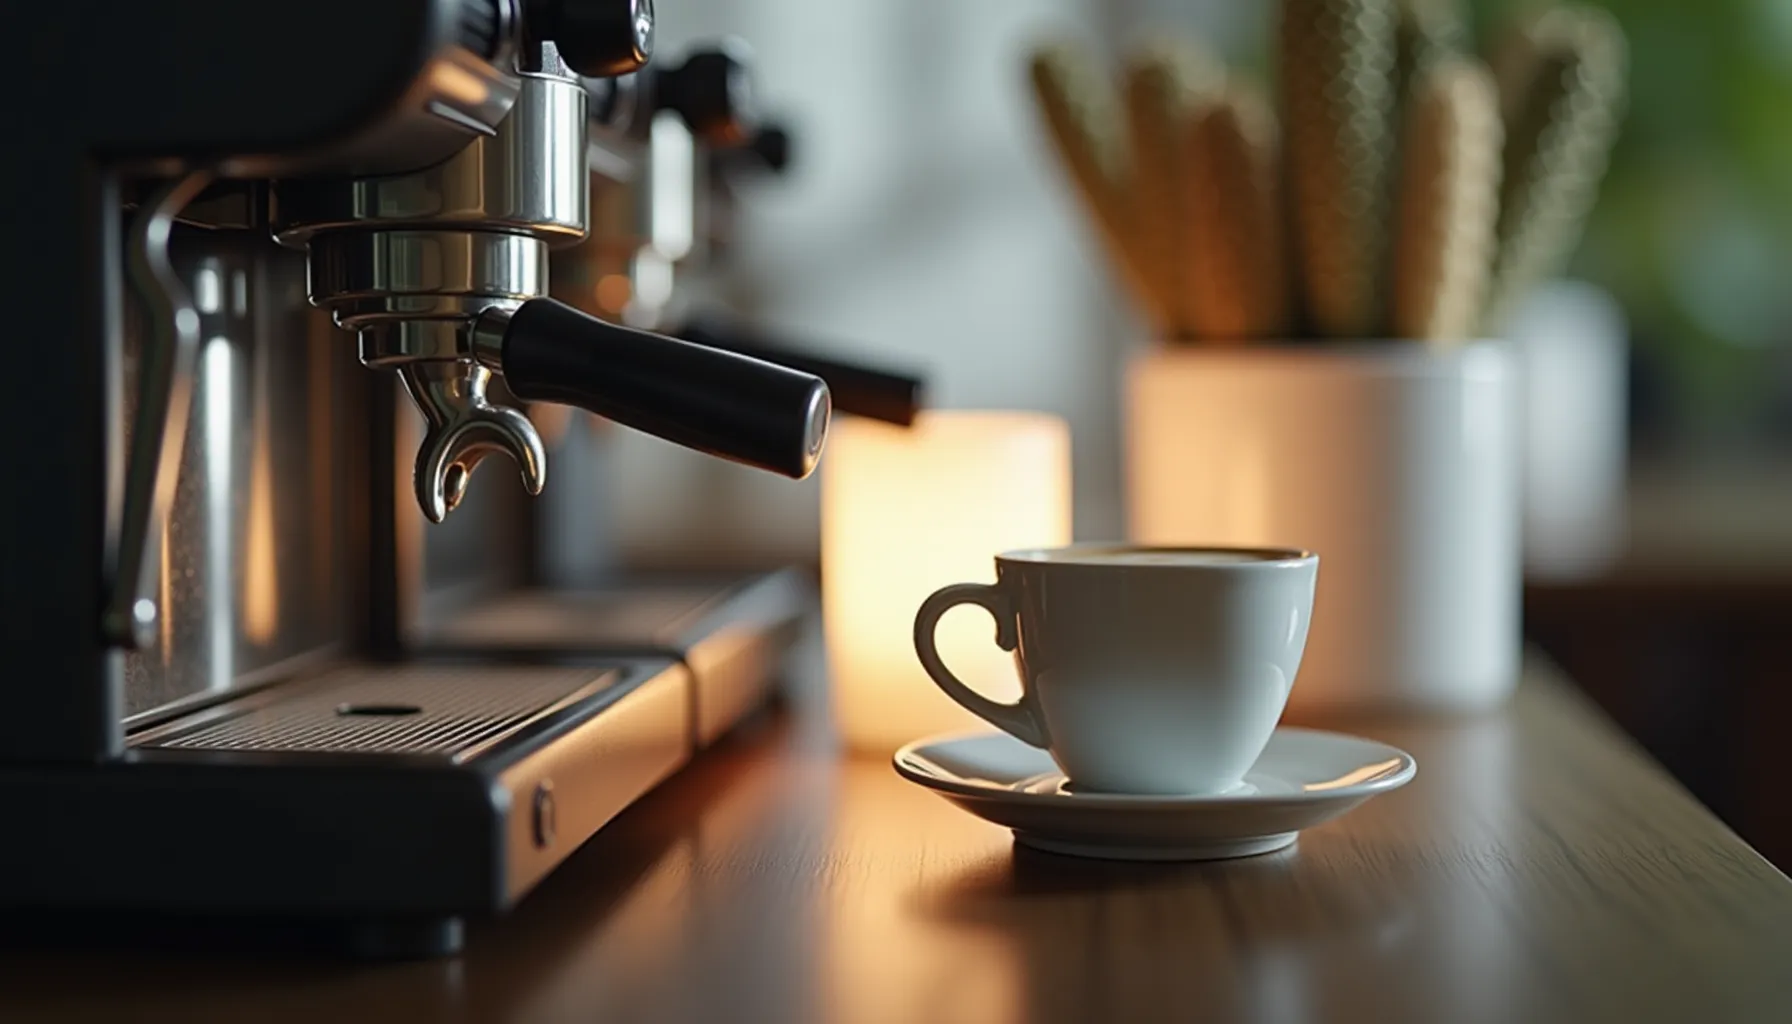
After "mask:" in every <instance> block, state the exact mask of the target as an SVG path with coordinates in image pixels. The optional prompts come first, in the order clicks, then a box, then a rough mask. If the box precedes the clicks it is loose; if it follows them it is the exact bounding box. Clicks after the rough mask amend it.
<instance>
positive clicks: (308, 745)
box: [131, 665, 615, 761]
mask: <svg viewBox="0 0 1792 1024" xmlns="http://www.w3.org/2000/svg"><path fill="white" fill-rule="evenodd" d="M614 679H615V673H614V672H613V671H604V670H596V669H591V668H558V667H545V666H543V667H537V666H530V667H525V668H515V667H493V666H481V667H478V668H465V667H458V666H452V665H414V666H404V667H398V668H350V669H341V670H338V671H335V672H331V673H328V674H326V675H322V676H319V677H317V678H315V679H311V680H306V681H304V682H301V683H297V684H290V685H286V686H278V687H274V688H273V689H272V690H270V691H266V692H264V693H261V694H256V695H253V696H251V697H248V698H245V699H244V700H242V701H236V702H232V703H230V704H226V705H223V706H222V707H217V708H210V709H207V710H206V711H204V712H200V713H198V714H196V715H193V716H191V717H189V718H187V719H182V720H177V721H175V722H171V723H169V724H168V725H165V726H162V727H160V728H157V729H155V730H153V731H151V732H149V733H147V734H145V735H142V736H139V737H136V738H134V739H133V741H132V743H131V745H132V746H133V747H137V748H142V749H158V750H212V751H236V752H258V753H259V752H267V753H300V752H304V753H329V754H408V755H421V756H435V757H446V758H449V759H451V760H455V761H461V760H465V759H466V758H469V757H471V756H473V755H474V754H475V753H477V752H478V751H479V750H481V749H484V748H486V747H489V746H490V745H491V744H493V743H496V742H498V741H499V740H502V739H504V738H505V737H507V736H509V735H511V734H513V733H515V732H516V731H517V730H519V729H521V728H523V727H524V726H527V725H529V724H530V723H532V722H535V721H539V720H540V719H542V718H544V717H546V716H547V715H550V714H552V713H554V712H555V711H557V710H559V709H561V708H563V707H565V706H567V705H568V704H571V703H573V702H575V701H578V700H581V699H583V698H584V697H587V696H589V695H591V694H593V693H596V692H597V691H598V690H600V689H603V688H604V687H605V686H608V685H609V684H610V683H611V682H613V681H614Z"/></svg>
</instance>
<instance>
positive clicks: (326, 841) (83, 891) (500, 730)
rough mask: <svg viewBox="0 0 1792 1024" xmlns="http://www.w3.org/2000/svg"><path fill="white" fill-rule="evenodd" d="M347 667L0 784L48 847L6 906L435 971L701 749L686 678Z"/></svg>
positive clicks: (671, 668) (619, 669) (655, 672)
mask: <svg viewBox="0 0 1792 1024" xmlns="http://www.w3.org/2000/svg"><path fill="white" fill-rule="evenodd" d="M578 660H579V659H573V658H568V659H566V660H565V662H563V663H562V664H559V665H547V664H540V663H537V664H531V665H512V666H492V665H489V664H486V665H474V664H469V663H460V664H456V663H451V662H438V663H430V662H413V663H408V664H405V665H402V666H377V665H350V666H344V667H338V668H334V669H331V670H328V671H325V672H322V673H318V674H315V675H311V676H308V677H305V678H299V679H294V680H291V681H288V682H283V683H279V684H275V685H271V686H267V687H264V688H262V689H260V690H257V691H255V692H253V693H250V694H248V695H245V696H243V697H240V698H237V699H234V700H231V701H228V702H226V703H223V704H219V705H215V706H212V707H209V708H206V709H204V710H201V711H197V712H194V713H191V714H187V715H183V716H180V717H178V718H175V719H173V720H170V721H167V722H164V723H161V724H159V725H156V726H153V727H150V728H147V729H143V730H140V731H138V732H136V733H134V734H133V735H132V736H131V737H130V738H129V740H128V742H129V747H130V749H129V753H128V754H127V755H126V756H125V757H124V758H123V759H121V760H120V761H118V762H115V763H105V764H97V765H93V766H82V767H76V766H64V767H56V768H49V767H44V766H39V767H35V768H33V769H30V770H18V769H15V768H13V767H12V766H8V767H7V768H5V769H4V770H0V800H4V802H5V805H6V806H7V807H8V808H10V811H11V813H12V814H14V815H15V816H16V817H15V819H14V820H16V821H19V822H37V823H42V824H43V826H44V827H43V828H41V829H35V830H34V831H35V832H37V838H35V839H34V840H33V841H32V842H29V843H25V842H9V843H4V844H0V905H4V906H6V907H7V908H8V909H9V910H39V911H76V912H79V911H87V912H100V911H104V912H109V913H127V914H139V915H154V914H156V913H158V912H163V913H169V914H178V915H180V916H182V917H185V918H191V917H193V916H195V915H198V916H215V917H218V918H235V919H240V920H244V921H249V920H253V921H257V922H262V923H278V922H281V921H283V920H303V921H308V922H310V923H311V924H312V925H314V926H318V925H328V926H330V927H334V928H335V929H336V933H337V934H338V935H340V937H341V939H342V940H343V941H344V942H345V943H346V944H347V945H348V947H349V951H351V952H353V953H357V954H361V955H368V956H393V957H406V956H421V955H440V954H444V953H449V952H452V951H454V949H456V948H457V947H458V945H459V937H460V932H461V921H462V920H463V919H464V918H467V917H477V916H485V915H491V914H495V913H499V912H502V911H504V910H505V909H507V908H509V907H510V906H511V905H513V904H514V903H515V902H516V901H517V900H519V899H520V898H522V897H523V896H524V895H525V894H526V893H528V892H529V890H530V889H532V888H533V887H534V886H535V885H536V883H538V882H539V881H540V880H541V879H542V878H543V877H544V876H545V875H547V873H548V872H549V871H551V870H552V869H553V868H554V867H555V866H556V865H557V864H558V863H559V862H560V861H561V860H563V859H564V858H565V857H566V856H567V855H568V854H570V853H571V852H572V851H573V850H575V849H577V848H578V847H579V846H580V845H581V844H582V843H583V842H584V841H585V840H586V839H588V838H589V837H590V836H591V835H592V833H594V832H596V831H597V830H598V829H599V828H600V827H601V826H602V825H603V824H604V823H605V822H607V821H609V820H610V819H611V818H612V817H614V816H615V815H616V814H618V813H619V812H621V811H622V810H623V809H624V808H625V807H627V806H628V805H629V804H630V803H632V802H633V801H635V800H636V799H638V798H639V797H640V796H641V795H642V794H644V793H646V792H647V791H648V790H650V789H652V788H653V787H654V786H655V785H656V784H657V783H659V782H660V781H661V780H662V779H664V778H666V777H667V776H668V775H670V774H672V773H673V772H675V771H676V770H677V769H678V768H679V767H680V766H681V765H682V764H684V763H685V762H686V761H687V760H688V759H689V758H690V757H691V755H692V753H693V749H694V742H693V737H694V730H693V723H692V708H693V704H694V700H693V698H694V687H693V682H692V676H691V673H690V671H689V669H688V668H687V667H686V666H684V665H682V664H680V663H678V662H674V661H670V660H666V659H650V658H619V659H604V660H602V661H599V660H598V659H595V658H586V659H583V660H584V661H586V664H584V665H580V664H577V663H576V662H577V661H578Z"/></svg>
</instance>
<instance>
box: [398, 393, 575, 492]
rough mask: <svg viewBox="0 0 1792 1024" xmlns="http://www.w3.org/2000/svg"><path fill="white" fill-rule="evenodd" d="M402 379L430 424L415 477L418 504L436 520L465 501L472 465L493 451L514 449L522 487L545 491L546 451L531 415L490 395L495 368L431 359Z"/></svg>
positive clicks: (420, 449)
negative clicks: (461, 501) (498, 403)
mask: <svg viewBox="0 0 1792 1024" xmlns="http://www.w3.org/2000/svg"><path fill="white" fill-rule="evenodd" d="M398 379H399V380H401V381H403V382H404V389H405V391H406V392H407V393H409V394H410V396H411V400H412V401H414V402H416V403H417V408H419V409H421V410H423V417H424V419H425V420H427V421H428V422H429V430H428V433H427V434H426V435H425V436H424V439H423V444H422V446H421V447H419V448H418V449H417V466H416V472H415V475H414V477H413V479H414V480H415V485H416V489H417V505H418V507H420V508H422V509H423V514H424V515H426V516H428V517H429V518H430V520H431V521H432V522H437V523H439V522H441V521H442V520H443V519H445V518H447V516H448V513H449V512H450V511H452V510H453V509H454V507H455V506H457V505H459V504H460V499H461V496H462V495H464V494H466V492H467V480H468V478H469V477H471V476H472V474H473V467H474V466H476V465H478V464H479V460H480V459H482V458H484V457H485V456H486V455H487V454H489V453H491V452H507V453H509V455H510V457H511V458H513V459H515V460H516V463H517V467H518V468H519V469H521V470H522V474H523V487H524V488H525V489H527V490H528V492H529V493H530V494H540V493H541V488H542V485H544V484H546V483H547V472H548V469H547V464H548V462H547V460H548V453H547V449H546V447H544V446H543V445H542V443H541V435H540V434H537V433H536V432H535V425H534V424H533V423H530V422H529V417H527V416H525V415H523V414H522V413H520V412H518V411H517V410H515V409H512V408H510V407H509V406H504V405H495V404H493V403H492V401H491V400H490V399H488V398H486V395H485V390H486V387H487V386H488V385H489V384H490V383H491V379H492V371H490V370H488V369H486V368H485V367H483V366H477V365H473V366H468V365H466V364H464V363H446V362H439V361H433V360H432V361H426V362H417V363H412V364H409V365H407V366H402V367H400V368H399V370H398Z"/></svg>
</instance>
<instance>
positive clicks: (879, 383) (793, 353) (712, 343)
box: [675, 318, 926, 427]
mask: <svg viewBox="0 0 1792 1024" xmlns="http://www.w3.org/2000/svg"><path fill="white" fill-rule="evenodd" d="M675 333H677V334H678V336H679V337H681V338H684V339H685V340H687V341H693V342H696V343H697V344H699V345H707V346H709V347H711V348H715V349H720V350H722V351H726V352H736V353H741V354H744V355H750V356H755V357H757V358H759V359H764V360H766V361H768V362H773V363H777V364H778V365H780V366H788V367H790V368H791V369H793V370H801V371H802V372H804V373H812V374H814V375H815V376H817V377H820V378H821V379H822V380H824V381H826V382H827V385H828V391H829V393H830V394H832V396H833V401H834V408H836V409H838V410H840V411H841V412H844V413H851V414H852V415H854V416H863V417H865V418H867V419H874V420H882V421H883V422H885V423H894V424H896V425H898V426H903V427H908V426H913V425H914V422H915V416H916V415H917V414H918V413H919V412H920V411H921V409H922V407H923V406H924V405H925V404H926V402H925V396H924V392H925V389H926V384H925V382H924V381H923V380H922V379H921V378H920V377H915V376H912V375H910V374H906V373H901V372H898V371H896V370H890V369H882V368H877V367H871V366H864V365H861V364H857V363H846V362H840V361H838V360H834V359H824V358H821V357H819V356H814V355H810V354H808V353H806V352H802V351H799V350H798V349H796V348H794V347H792V346H790V345H787V344H782V343H780V342H778V341H775V340H773V339H771V338H768V337H766V336H765V335H764V334H762V333H758V332H754V331H750V330H747V329H746V328H743V327H740V326H737V325H734V324H730V323H727V322H725V321H721V320H717V319H714V318H699V319H694V320H692V321H691V322H689V323H686V324H683V325H681V326H680V327H679V328H678V330H677V331H676V332H675Z"/></svg>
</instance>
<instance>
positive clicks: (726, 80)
mask: <svg viewBox="0 0 1792 1024" xmlns="http://www.w3.org/2000/svg"><path fill="white" fill-rule="evenodd" d="M751 60H752V57H751V55H750V54H749V53H748V52H747V49H746V47H745V46H744V45H743V44H741V43H740V42H738V41H735V40H729V41H727V42H725V43H722V44H720V45H719V46H717V47H715V48H714V49H706V50H698V51H697V52H695V53H693V54H691V55H690V56H689V57H686V58H685V59H684V62H683V63H682V64H679V65H678V66H677V67H673V68H666V69H665V70H662V71H660V72H659V73H658V74H656V75H655V76H654V84H653V94H654V105H655V107H656V108H658V109H660V110H672V111H675V112H676V113H677V114H678V116H679V117H680V118H681V119H683V121H684V123H685V125H686V126H687V127H689V128H690V130H691V134H692V135H694V136H696V137H697V139H698V140H699V141H701V142H703V143H704V144H706V145H709V146H716V147H727V146H738V145H741V144H742V143H744V142H746V141H747V139H748V138H749V137H750V136H751V134H752V132H753V128H754V121H755V117H754V113H753V76H752V74H751V72H750V71H749V70H748V66H749V64H750V62H751Z"/></svg>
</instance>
